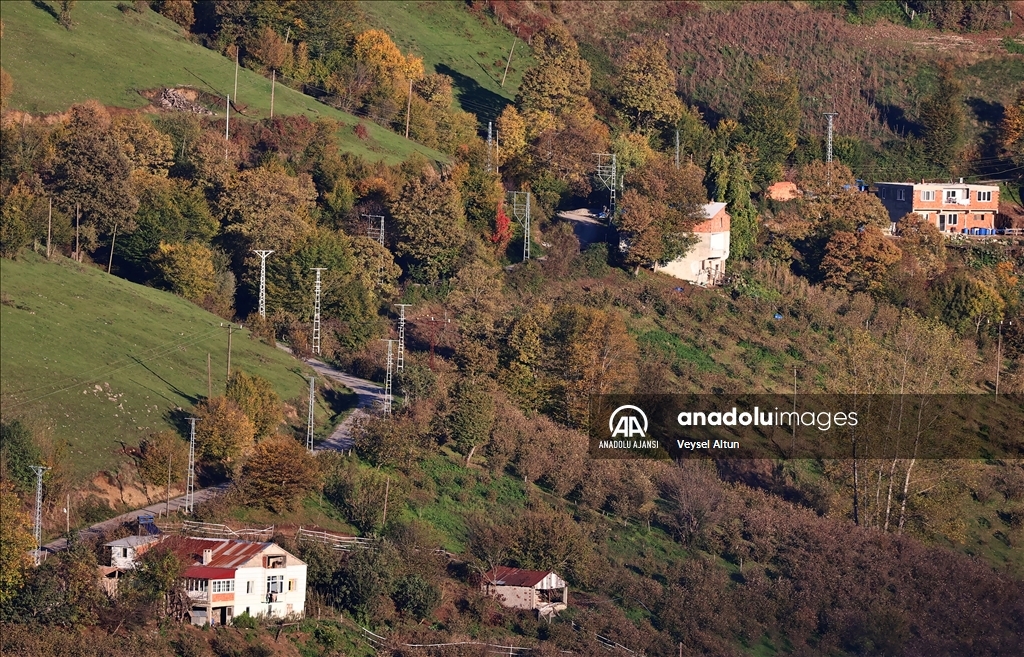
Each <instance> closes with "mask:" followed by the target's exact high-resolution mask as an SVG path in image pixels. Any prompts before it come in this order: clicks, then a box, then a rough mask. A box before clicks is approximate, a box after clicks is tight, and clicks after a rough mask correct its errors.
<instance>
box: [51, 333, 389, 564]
mask: <svg viewBox="0 0 1024 657" xmlns="http://www.w3.org/2000/svg"><path fill="white" fill-rule="evenodd" d="M277 346H278V348H279V349H282V350H284V351H287V352H288V353H291V349H289V348H288V347H287V346H285V345H283V344H281V343H278V344H277ZM303 362H305V363H306V365H309V366H310V367H312V368H313V371H315V372H316V373H317V374H318V375H320V376H322V377H324V378H328V379H331V380H333V381H337V382H339V383H341V384H342V385H344V386H346V387H347V388H350V389H351V390H352V391H353V392H355V393H356V396H357V399H358V401H357V403H356V407H355V409H353V411H352V412H351V413H349V414H348V415H347V416H346V417H345V419H344V420H342V421H341V423H340V424H338V426H337V427H335V428H334V431H333V432H331V435H330V436H329V437H328V438H327V439H326V440H324V441H322V442H321V443H320V444H318V445H317V446H316V447H315V449H314V452H318V451H322V450H335V451H347V450H350V449H352V448H353V447H354V446H355V441H354V440H353V438H352V426H353V424H354V423H355V421H356V420H357V419H358V418H360V417H364V416H366V414H367V412H366V409H369V408H373V406H375V405H376V404H378V403H380V402H382V401H383V396H384V391H383V389H382V388H381V387H380V386H379V385H377V384H376V383H374V382H373V381H367V380H366V379H360V378H359V377H356V376H352V375H351V374H346V373H345V372H342V371H341V370H336V369H334V368H333V367H331V366H330V365H327V364H325V363H322V362H320V361H318V360H316V359H315V358H307V359H305V360H304V361H303ZM228 486H230V482H225V483H222V484H217V485H216V486H210V487H208V488H200V489H198V490H196V491H195V494H194V495H195V497H194V502H195V503H196V504H198V503H200V502H205V501H206V500H209V499H211V498H213V497H216V496H217V495H220V494H221V493H223V492H224V491H225V490H227V489H228ZM183 508H185V496H184V495H181V496H179V497H175V498H173V499H171V500H170V501H169V502H166V501H164V502H157V503H155V504H150V505H149V506H147V507H144V508H141V509H136V510H134V511H129V512H128V513H123V514H121V515H119V516H116V517H114V518H111V519H110V520H104V521H103V522H98V523H96V524H95V525H92V526H89V527H86V528H84V529H81V530H79V532H78V536H79V538H81V539H90V538H95V537H98V536H102V535H103V534H104V533H106V532H107V531H109V530H111V529H115V528H117V527H120V526H121V525H123V524H124V523H126V522H131V521H133V520H136V519H138V517H139V516H140V515H146V514H148V515H152V516H161V515H165V512H174V511H178V510H181V509H183ZM65 549H67V539H65V538H59V539H57V540H55V541H51V542H49V543H47V544H46V545H44V546H43V548H42V552H43V553H44V555H45V554H46V553H51V554H52V553H54V552H59V551H61V550H65Z"/></svg>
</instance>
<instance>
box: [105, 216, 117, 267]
mask: <svg viewBox="0 0 1024 657" xmlns="http://www.w3.org/2000/svg"><path fill="white" fill-rule="evenodd" d="M116 242H117V222H116V221H115V222H114V234H113V235H112V236H111V238H110V259H109V260H107V273H108V274H109V273H110V270H111V268H112V267H113V266H114V244H115V243H116Z"/></svg>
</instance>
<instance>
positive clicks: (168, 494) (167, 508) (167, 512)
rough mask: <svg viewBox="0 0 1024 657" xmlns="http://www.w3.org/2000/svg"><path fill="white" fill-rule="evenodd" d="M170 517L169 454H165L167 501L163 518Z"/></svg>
mask: <svg viewBox="0 0 1024 657" xmlns="http://www.w3.org/2000/svg"><path fill="white" fill-rule="evenodd" d="M169 515H171V452H170V451H168V452H167V500H166V501H165V502H164V517H165V518H166V517H167V516H169Z"/></svg>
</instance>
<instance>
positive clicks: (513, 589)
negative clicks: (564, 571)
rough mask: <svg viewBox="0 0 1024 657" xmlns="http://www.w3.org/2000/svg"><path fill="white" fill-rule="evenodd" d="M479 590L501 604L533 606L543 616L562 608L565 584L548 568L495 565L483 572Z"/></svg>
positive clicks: (566, 591)
mask: <svg viewBox="0 0 1024 657" xmlns="http://www.w3.org/2000/svg"><path fill="white" fill-rule="evenodd" d="M480 588H481V590H482V591H483V592H484V593H486V594H488V595H492V596H494V597H495V598H497V599H498V601H499V602H500V603H501V604H502V606H504V607H510V608H512V609H534V610H536V611H537V613H538V614H539V615H540V616H541V617H542V618H543V617H545V616H553V615H554V614H556V613H558V612H559V611H562V610H563V609H566V608H567V607H568V603H569V585H568V584H566V582H565V580H564V579H562V578H561V577H559V576H558V575H557V574H555V572H554V571H551V570H522V569H521V568H511V567H509V566H499V567H497V568H494V569H493V570H489V571H487V572H486V573H484V576H483V581H482V582H481V583H480Z"/></svg>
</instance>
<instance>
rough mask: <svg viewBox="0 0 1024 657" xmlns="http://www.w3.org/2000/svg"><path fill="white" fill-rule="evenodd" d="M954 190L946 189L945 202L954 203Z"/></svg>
mask: <svg viewBox="0 0 1024 657" xmlns="http://www.w3.org/2000/svg"><path fill="white" fill-rule="evenodd" d="M956 192H957V190H955V189H947V190H946V203H956Z"/></svg>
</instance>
